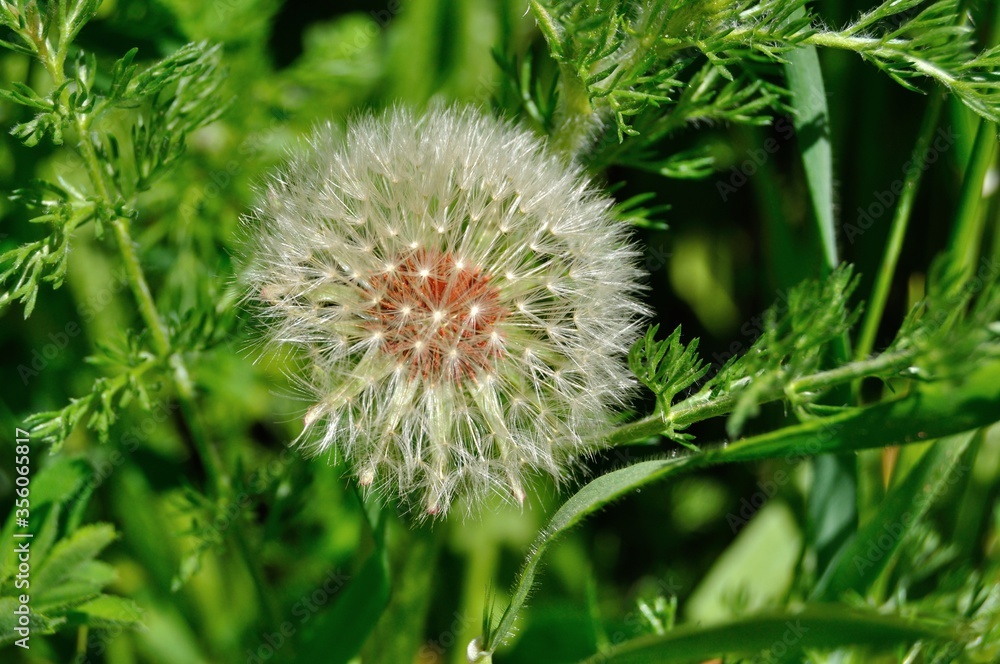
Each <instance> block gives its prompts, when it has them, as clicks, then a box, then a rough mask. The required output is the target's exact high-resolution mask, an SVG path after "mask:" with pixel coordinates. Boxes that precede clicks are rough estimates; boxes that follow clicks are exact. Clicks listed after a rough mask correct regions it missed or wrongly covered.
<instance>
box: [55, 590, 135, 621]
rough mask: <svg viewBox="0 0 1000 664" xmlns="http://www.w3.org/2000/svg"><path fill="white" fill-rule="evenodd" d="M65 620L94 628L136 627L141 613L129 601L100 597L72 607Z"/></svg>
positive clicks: (106, 596) (119, 598)
mask: <svg viewBox="0 0 1000 664" xmlns="http://www.w3.org/2000/svg"><path fill="white" fill-rule="evenodd" d="M67 618H68V621H69V622H70V623H71V624H75V625H87V626H89V627H96V628H102V627H114V626H116V625H136V624H138V623H139V622H140V621H141V619H142V611H141V610H140V609H139V607H138V605H136V603H135V602H133V601H132V600H130V599H127V598H124V597H116V596H114V595H101V596H100V597H96V598H94V599H92V600H90V601H89V602H86V603H84V604H80V605H79V606H76V607H74V608H73V610H72V611H71V612H69V613H68V615H67Z"/></svg>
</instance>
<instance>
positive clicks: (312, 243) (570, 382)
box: [248, 109, 646, 516]
mask: <svg viewBox="0 0 1000 664" xmlns="http://www.w3.org/2000/svg"><path fill="white" fill-rule="evenodd" d="M373 164H377V165H378V173H375V172H373V168H372V165H373ZM386 179H388V180H389V181H391V182H392V183H393V185H392V186H391V187H389V188H387V187H386V186H385V181H386ZM329 192H336V196H331V195H329ZM486 199H490V200H491V202H490V203H489V204H488V205H487V204H485V200H486ZM610 205H611V200H610V199H608V198H607V197H605V196H602V195H601V194H600V193H598V192H597V191H596V190H594V189H593V188H592V187H591V186H590V185H589V184H587V183H586V181H585V179H584V177H583V175H582V173H581V172H580V170H579V169H578V168H577V167H575V166H567V165H566V164H564V163H563V162H562V161H560V160H559V159H558V158H557V157H555V156H554V155H551V154H549V153H548V152H547V150H546V148H545V147H544V144H543V143H542V142H541V141H540V140H539V139H538V138H536V137H535V136H534V135H533V134H531V133H530V132H528V131H525V130H522V129H519V128H517V127H515V126H512V125H510V124H507V123H504V122H501V121H499V120H496V119H493V118H491V117H489V116H486V115H482V114H480V113H478V112H476V111H472V110H447V109H438V110H433V111H431V112H429V113H428V114H427V115H425V116H423V117H417V116H415V115H413V114H411V113H410V112H408V111H404V110H393V111H389V112H387V113H385V114H384V115H379V116H368V117H365V118H362V119H359V120H356V121H354V122H353V123H351V124H350V125H349V126H348V127H347V129H346V131H344V132H341V131H338V130H335V129H333V128H331V127H325V128H322V129H320V130H318V131H317V132H316V133H315V134H314V135H313V137H312V139H311V140H310V142H309V146H308V147H307V148H305V149H303V151H301V152H299V153H297V154H295V155H294V156H293V157H292V158H291V160H290V163H289V164H288V166H287V167H286V169H285V170H284V171H283V172H282V173H280V174H278V175H276V176H274V177H273V178H272V180H271V182H270V185H269V187H268V190H267V194H266V196H265V197H264V202H263V204H262V206H261V207H260V208H259V209H258V210H257V212H256V214H255V215H254V217H253V218H252V219H250V220H248V224H249V226H250V232H251V235H252V238H253V246H252V251H253V258H252V261H251V263H250V266H249V268H248V278H249V281H250V286H249V288H248V292H249V293H250V296H251V297H252V298H253V299H256V300H257V301H258V303H259V305H260V306H259V310H260V312H261V315H262V316H263V317H264V318H265V319H266V320H267V321H268V322H269V324H270V327H269V338H270V339H271V340H272V341H273V342H274V343H287V344H291V345H293V346H297V347H299V348H301V349H302V350H303V351H305V352H304V356H305V357H307V358H309V366H308V371H307V375H305V376H303V378H302V382H303V384H304V385H305V386H306V387H307V388H308V391H309V393H310V394H312V395H314V398H315V402H316V404H315V405H314V406H312V407H311V408H310V409H309V411H308V413H307V414H306V418H305V424H306V426H305V431H304V432H303V435H302V438H301V439H300V442H301V444H302V445H304V446H305V447H306V448H307V449H308V451H310V452H312V453H322V452H326V451H329V450H334V451H336V452H337V453H339V454H341V455H343V457H344V458H345V459H346V460H347V462H348V463H349V464H350V466H351V468H352V471H353V473H354V474H355V476H356V477H357V478H358V481H359V483H360V484H361V485H362V486H363V487H366V488H369V487H370V488H371V489H372V490H376V491H380V492H382V493H386V494H390V495H393V496H397V497H399V498H400V499H401V500H403V501H404V502H407V503H409V504H411V505H421V506H422V508H423V511H424V512H425V513H426V514H429V515H431V516H437V515H442V514H444V513H446V512H447V510H448V509H449V507H450V506H451V505H452V503H453V502H454V501H455V499H456V498H457V497H465V498H466V499H467V500H466V504H467V506H468V507H469V508H470V509H473V508H475V507H476V506H477V504H479V503H480V502H481V499H485V497H486V496H487V495H489V494H490V493H492V492H495V491H496V490H497V489H498V488H499V489H501V490H502V493H504V494H505V495H507V496H508V497H510V498H511V499H512V500H513V501H515V502H518V503H520V502H523V501H524V499H525V497H526V492H525V489H524V486H525V483H526V480H527V479H528V476H529V475H531V474H534V473H538V472H544V473H548V474H551V475H553V476H554V477H555V478H556V479H557V480H560V479H564V478H565V476H566V474H567V473H568V470H569V468H570V467H571V465H572V462H573V460H574V459H575V458H576V457H578V456H579V455H580V453H581V451H582V450H584V449H587V448H586V447H585V443H586V444H588V445H589V444H592V443H593V441H594V440H595V439H597V438H599V436H600V434H601V432H602V431H604V430H605V429H606V428H607V427H608V426H609V421H610V417H611V415H612V413H613V412H614V411H615V409H617V408H619V407H621V406H622V405H623V404H624V403H625V402H626V401H627V399H628V397H629V394H630V390H631V385H632V380H631V378H630V376H629V373H628V371H627V369H626V368H625V365H624V361H623V359H624V356H625V354H626V353H627V351H628V348H629V346H630V345H631V343H632V341H633V340H634V338H635V337H636V335H637V331H638V324H639V322H640V321H641V319H642V318H643V317H644V316H645V315H646V310H645V308H644V307H643V306H642V305H641V304H640V303H639V302H638V301H637V300H636V298H635V292H636V291H637V290H638V289H639V288H640V286H639V283H640V280H641V279H642V276H643V274H642V272H641V270H640V269H639V268H638V267H637V266H636V265H637V252H636V250H635V249H634V247H633V246H632V245H631V244H629V242H628V239H627V229H626V228H624V227H623V226H622V225H620V224H619V223H618V222H616V221H614V220H613V219H612V216H611V215H610V213H609V208H610ZM514 211H516V212H517V213H516V214H515V213H514ZM556 229H558V232H556ZM303 257H308V258H307V259H303ZM331 266H334V268H333V269H331ZM279 294H280V295H279Z"/></svg>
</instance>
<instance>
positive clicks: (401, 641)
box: [362, 520, 457, 664]
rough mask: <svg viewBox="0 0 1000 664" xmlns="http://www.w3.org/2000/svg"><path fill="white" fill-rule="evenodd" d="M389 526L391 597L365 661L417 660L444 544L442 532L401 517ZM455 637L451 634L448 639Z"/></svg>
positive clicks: (376, 663)
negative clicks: (438, 561) (437, 563)
mask: <svg viewBox="0 0 1000 664" xmlns="http://www.w3.org/2000/svg"><path fill="white" fill-rule="evenodd" d="M388 525H389V526H390V529H391V530H390V532H389V533H387V535H388V538H389V539H388V545H389V546H390V547H391V548H390V557H391V562H390V564H391V569H390V574H391V579H390V582H391V587H392V596H391V597H390V599H389V605H388V606H387V607H386V609H385V612H384V613H383V614H382V617H381V618H380V619H379V622H378V624H377V625H376V626H375V630H374V631H373V632H372V634H371V635H370V636H369V638H368V643H367V644H366V647H365V649H364V655H363V657H362V659H363V660H364V661H365V662H366V664H369V663H370V664H398V663H399V662H413V661H417V655H418V650H419V649H420V645H421V643H423V636H424V625H425V623H426V622H427V612H428V610H429V609H430V601H431V596H432V594H433V593H432V587H433V584H434V572H435V567H436V564H435V563H436V562H437V559H438V553H439V551H440V547H441V540H442V538H441V537H438V535H441V534H442V533H441V532H434V531H432V530H431V528H430V527H428V526H424V527H419V528H418V527H411V525H410V524H405V523H402V522H400V521H399V520H395V521H394V522H390V523H389V524H388ZM456 637H457V635H456V634H451V635H449V639H448V640H449V641H454V639H455V638H456ZM435 644H437V642H435Z"/></svg>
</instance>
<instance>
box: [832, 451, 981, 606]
mask: <svg viewBox="0 0 1000 664" xmlns="http://www.w3.org/2000/svg"><path fill="white" fill-rule="evenodd" d="M975 435H977V434H976V433H975V432H973V433H965V434H960V435H958V436H952V437H949V438H945V439H943V440H939V441H937V442H936V443H934V445H932V446H931V447H930V448H929V449H928V450H927V451H926V452H925V453H924V455H923V456H922V457H921V458H920V461H918V462H917V465H916V466H915V467H914V468H913V469H912V470H911V471H910V472H909V473H908V474H907V476H906V479H904V480H903V481H902V482H901V483H900V484H898V485H897V486H896V487H895V488H894V489H893V490H892V492H891V493H890V494H889V495H888V496H887V497H886V499H885V501H883V503H882V505H881V507H880V508H879V510H878V513H877V514H876V515H875V516H874V517H873V518H872V519H870V520H869V521H868V522H867V523H866V524H865V525H864V526H863V527H862V528H861V529H860V530H859V531H858V533H857V536H856V537H854V538H853V539H852V540H851V541H850V542H849V543H848V544H847V546H845V547H844V549H842V550H841V551H840V552H839V554H838V555H837V557H836V559H835V560H834V561H833V562H832V563H831V565H830V567H828V568H827V573H826V574H825V575H824V576H823V577H822V578H821V579H820V581H819V583H818V584H817V585H816V588H815V590H814V592H813V597H814V598H815V599H837V598H838V597H841V596H842V595H843V594H844V593H847V592H849V591H855V592H857V593H859V594H862V595H864V594H865V593H866V591H868V590H869V589H871V588H872V587H873V586H874V584H875V583H876V581H877V580H878V578H879V576H880V575H881V573H882V571H883V570H884V569H885V568H886V567H887V566H888V565H889V563H890V562H891V561H892V560H893V558H894V557H895V553H896V551H897V550H898V549H899V547H900V546H901V544H902V543H903V540H904V539H905V538H906V534H907V533H909V532H910V530H912V528H913V526H915V525H916V524H917V523H919V521H920V519H921V518H922V517H923V515H924V514H925V513H926V512H927V510H928V509H929V508H930V506H931V504H932V503H933V502H934V500H935V499H936V498H937V496H938V495H940V493H941V491H942V490H943V489H944V486H945V484H946V483H948V482H950V481H951V477H952V471H954V469H955V467H956V465H957V464H958V462H959V460H960V459H961V458H962V454H963V453H964V452H965V450H966V448H967V447H968V446H969V442H970V441H971V440H972V438H973V437H974V436H975Z"/></svg>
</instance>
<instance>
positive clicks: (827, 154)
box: [785, 46, 840, 271]
mask: <svg viewBox="0 0 1000 664" xmlns="http://www.w3.org/2000/svg"><path fill="white" fill-rule="evenodd" d="M786 57H787V60H788V62H787V63H786V64H785V77H786V78H787V80H788V87H789V89H790V90H791V92H792V105H793V107H794V108H795V117H794V118H793V121H794V124H795V131H796V133H797V134H798V142H799V150H800V151H801V152H802V165H803V166H804V167H805V172H806V182H807V183H808V185H809V195H810V198H811V199H812V209H813V216H814V217H815V219H816V226H817V230H818V231H819V238H820V244H821V245H822V248H823V258H824V264H825V267H826V271H831V270H833V269H834V268H835V267H837V265H838V264H839V263H840V257H839V255H838V254H837V235H836V230H835V228H834V213H833V151H832V150H831V148H830V121H829V120H830V118H829V113H828V111H827V106H826V88H825V86H824V85H823V72H822V70H821V69H820V66H819V56H818V55H817V54H816V47H814V46H803V47H801V48H797V49H795V50H794V51H791V52H790V53H788V55H787V56H786Z"/></svg>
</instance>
